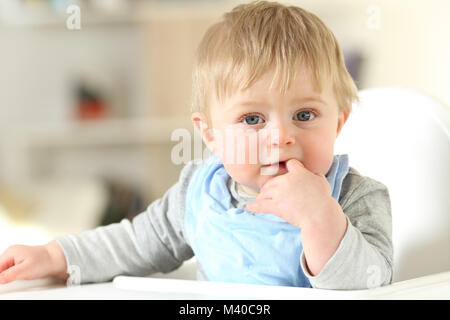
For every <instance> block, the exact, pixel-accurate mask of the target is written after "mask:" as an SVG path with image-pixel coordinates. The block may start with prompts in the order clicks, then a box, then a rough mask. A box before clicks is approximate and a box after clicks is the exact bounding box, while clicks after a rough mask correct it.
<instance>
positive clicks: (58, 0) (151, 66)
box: [0, 0, 450, 251]
mask: <svg viewBox="0 0 450 320" xmlns="http://www.w3.org/2000/svg"><path fill="white" fill-rule="evenodd" d="M242 2H246V1H231V0H222V1H220V0H216V1H213V0H210V1H206V0H203V1H201V0H191V1H188V0H185V1H182V0H153V1H150V0H149V1H143V0H142V1H138V0H134V1H133V0H128V1H126V0H78V1H75V0H53V1H51V0H1V1H0V250H1V251H2V250H3V249H5V248H6V247H7V246H8V245H10V244H13V243H22V244H40V243H45V242H46V241H49V240H50V239H52V238H54V237H57V236H60V235H65V234H67V233H78V232H81V231H83V230H87V229H90V228H94V227H96V226H99V225H104V224H108V223H112V222H117V221H120V219H122V218H125V217H127V218H132V217H133V216H135V215H136V214H138V213H140V212H142V211H143V210H145V208H146V207H147V206H148V204H150V203H151V202H152V201H153V200H155V199H157V198H159V197H161V196H162V195H163V194H164V192H165V191H166V190H167V189H168V188H169V187H170V186H171V185H172V184H174V183H175V182H176V181H177V177H178V174H179V171H180V170H181V168H182V165H175V164H173V163H172V161H171V158H170V155H171V150H172V148H173V146H174V145H176V144H177V143H178V142H177V141H171V133H172V131H173V130H174V129H176V128H187V129H188V130H190V131H192V128H191V127H192V126H191V124H190V121H189V99H190V92H191V67H192V62H193V59H194V54H195V49H196V47H197V44H198V43H199V41H200V39H201V37H202V36H203V33H204V32H205V30H206V29H207V27H208V26H209V25H211V24H212V23H213V22H214V21H216V20H217V19H218V18H219V17H220V16H221V15H222V14H223V13H224V12H226V11H229V10H231V9H232V8H233V7H234V6H235V5H237V4H238V3H242ZM282 2H283V3H286V4H287V3H293V4H296V5H298V6H301V7H303V8H305V9H307V10H310V11H312V12H314V13H315V14H317V15H318V16H319V17H320V18H321V19H322V20H323V21H324V22H325V23H326V24H327V25H328V26H329V27H330V28H331V29H332V30H333V32H334V33H335V35H336V37H337V38H338V40H339V41H340V43H341V46H342V48H343V51H344V55H345V59H346V63H347V66H348V69H349V71H350V73H351V74H352V76H353V78H354V79H355V81H356V83H357V86H358V88H359V89H365V88H375V87H386V86H394V87H403V88H410V89H413V90H417V91H419V92H422V93H425V94H427V95H430V96H432V97H434V98H436V99H438V100H439V101H441V102H443V103H444V104H446V105H447V106H448V105H450V81H449V76H448V75H449V74H450V62H449V57H450V41H449V39H450V38H449V34H448V31H449V30H450V3H449V2H448V1H446V0H428V1H425V0H413V1H411V0H408V1H407V0H396V1H392V0H370V1H367V0H339V1H334V0H304V1H282ZM424 112H426V110H424Z"/></svg>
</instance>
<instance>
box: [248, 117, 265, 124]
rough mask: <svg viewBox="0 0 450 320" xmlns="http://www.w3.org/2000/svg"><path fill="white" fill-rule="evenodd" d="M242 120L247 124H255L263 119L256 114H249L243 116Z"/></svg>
mask: <svg viewBox="0 0 450 320" xmlns="http://www.w3.org/2000/svg"><path fill="white" fill-rule="evenodd" d="M243 120H244V122H245V123H246V124H248V125H255V124H259V123H262V122H263V121H264V120H263V119H261V117H260V116H258V115H249V116H245V117H244V119H243Z"/></svg>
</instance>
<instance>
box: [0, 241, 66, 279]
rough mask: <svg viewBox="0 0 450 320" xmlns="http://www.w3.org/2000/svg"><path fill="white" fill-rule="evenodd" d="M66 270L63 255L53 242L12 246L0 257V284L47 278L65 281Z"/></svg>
mask: <svg viewBox="0 0 450 320" xmlns="http://www.w3.org/2000/svg"><path fill="white" fill-rule="evenodd" d="M66 268H67V264H66V260H65V257H64V253H63V251H62V250H61V248H60V247H59V245H58V244H57V243H56V242H55V241H52V242H50V243H48V244H47V245H44V246H23V245H14V246H11V247H9V248H8V249H6V250H5V252H3V254H2V255H1V256H0V284H5V283H8V282H12V281H15V280H34V279H40V278H48V277H57V278H60V279H63V280H65V279H66V278H67V277H68V275H67V273H66Z"/></svg>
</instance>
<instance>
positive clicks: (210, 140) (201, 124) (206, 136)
mask: <svg viewBox="0 0 450 320" xmlns="http://www.w3.org/2000/svg"><path fill="white" fill-rule="evenodd" d="M191 120H192V123H193V124H194V128H195V129H196V130H197V131H198V133H199V134H200V136H201V137H202V140H203V142H204V143H205V145H206V146H207V147H208V148H209V149H210V150H211V151H213V150H214V136H213V134H212V131H211V129H210V128H209V127H208V120H207V117H206V115H205V114H204V113H202V112H194V113H192V115H191Z"/></svg>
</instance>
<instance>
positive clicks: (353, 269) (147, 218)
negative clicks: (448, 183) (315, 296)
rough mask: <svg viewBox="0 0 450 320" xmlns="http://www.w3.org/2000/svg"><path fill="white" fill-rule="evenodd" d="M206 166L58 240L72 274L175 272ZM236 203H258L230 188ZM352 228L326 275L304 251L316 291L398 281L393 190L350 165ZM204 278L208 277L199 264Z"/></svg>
mask: <svg viewBox="0 0 450 320" xmlns="http://www.w3.org/2000/svg"><path fill="white" fill-rule="evenodd" d="M199 166H201V163H200V162H197V161H191V162H189V163H188V164H186V166H185V167H184V168H183V170H182V171H181V174H180V178H179V180H178V182H177V183H176V184H175V185H173V186H172V187H171V188H170V189H169V190H168V191H167V192H166V193H165V194H164V196H163V197H162V198H160V199H158V200H156V201H154V202H152V203H151V204H150V205H149V207H148V208H147V210H146V211H145V212H143V213H141V214H139V215H137V216H136V217H135V218H134V219H133V220H132V221H129V220H127V219H124V220H122V221H121V222H120V223H115V224H111V225H108V226H103V227H98V228H96V229H93V230H89V231H85V232H82V233H80V234H77V235H72V234H71V235H67V236H64V237H60V238H57V239H56V241H57V242H58V243H59V245H60V246H61V248H62V249H63V251H64V255H65V257H66V262H67V266H68V272H69V273H71V271H72V270H78V272H79V274H78V275H77V277H79V280H80V281H81V283H87V282H103V281H110V280H111V279H112V278H113V277H115V276H117V275H134V276H146V275H150V274H152V273H155V272H164V273H165V272H170V271H172V270H175V269H177V268H178V267H179V266H180V265H181V264H182V263H183V261H185V260H187V259H190V258H191V257H193V256H194V252H193V251H192V249H191V247H190V245H189V243H188V241H187V239H186V237H185V231H184V214H185V198H186V192H187V188H188V185H189V181H190V179H191V177H192V175H193V173H194V172H195V170H196V169H197V168H198V167H199ZM228 186H229V189H230V193H231V195H232V199H233V205H235V206H236V207H238V208H244V207H245V205H246V204H247V202H249V201H252V200H253V198H252V197H249V196H246V195H243V194H242V193H240V192H239V191H238V190H236V189H237V188H236V184H235V183H234V181H233V180H232V179H231V178H230V180H229V183H228ZM339 204H340V205H341V207H342V209H343V211H344V213H345V215H346V216H347V220H348V226H347V230H346V232H345V235H344V237H343V239H342V240H341V243H340V244H339V247H338V249H337V250H336V252H335V253H334V254H333V256H332V257H331V258H330V259H329V260H328V262H327V263H326V265H325V266H324V267H323V269H322V270H321V272H320V273H319V274H318V275H316V276H312V275H311V274H309V273H308V271H307V268H306V264H305V258H304V254H303V253H302V255H301V259H300V260H301V261H299V264H300V265H301V268H302V270H303V272H304V273H305V275H306V276H307V277H308V279H309V281H310V283H311V285H312V287H314V288H321V289H366V288H371V287H376V286H380V285H386V284H389V283H391V281H392V271H393V248H392V230H391V229H392V219H391V207H390V200H389V193H388V190H387V188H386V187H385V186H384V185H383V184H382V183H380V182H378V181H376V180H373V179H371V178H368V177H365V176H362V175H361V174H359V172H357V171H356V170H355V169H353V168H352V167H350V170H349V173H348V174H347V176H346V177H345V179H344V181H343V184H342V189H341V194H340V196H339ZM198 279H199V280H207V279H206V277H205V275H204V273H203V272H202V269H201V265H199V266H198Z"/></svg>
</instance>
